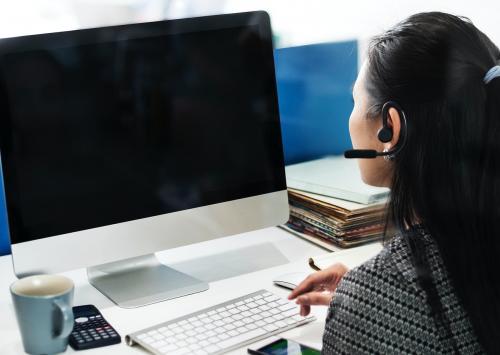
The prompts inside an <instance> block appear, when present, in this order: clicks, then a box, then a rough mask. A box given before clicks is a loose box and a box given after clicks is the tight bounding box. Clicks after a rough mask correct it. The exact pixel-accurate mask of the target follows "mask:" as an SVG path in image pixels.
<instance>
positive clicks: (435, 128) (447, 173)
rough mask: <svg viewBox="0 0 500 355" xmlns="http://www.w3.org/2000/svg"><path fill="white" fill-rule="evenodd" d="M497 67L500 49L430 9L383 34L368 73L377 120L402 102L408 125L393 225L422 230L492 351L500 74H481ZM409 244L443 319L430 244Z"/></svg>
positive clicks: (463, 22) (497, 307) (498, 315)
mask: <svg viewBox="0 0 500 355" xmlns="http://www.w3.org/2000/svg"><path fill="white" fill-rule="evenodd" d="M498 64H500V51H499V50H498V48H497V47H496V46H495V45H494V44H493V43H492V42H491V41H490V40H489V39H488V37H487V36H486V35H485V34H483V33H482V32H481V31H479V30H478V29H477V28H476V27H475V26H474V25H473V24H472V23H471V22H470V21H469V20H468V19H466V18H462V17H457V16H453V15H449V14H445V13H439V12H430V13H420V14H417V15H413V16H411V17H409V18H408V19H406V20H405V21H403V22H401V23H399V24H398V25H397V26H395V27H394V28H392V29H391V30H389V31H387V32H385V33H384V34H382V35H380V36H378V37H375V38H374V39H373V40H372V42H371V44H370V47H369V50H368V72H367V90H368V94H369V96H370V97H371V100H372V104H373V106H372V108H371V110H370V111H371V114H376V113H378V115H379V116H380V110H381V107H382V105H383V104H384V103H385V102H386V101H389V100H394V101H396V102H398V103H399V104H400V105H401V106H402V108H403V110H404V111H405V113H406V116H407V122H408V126H407V131H406V133H407V141H406V145H405V147H404V149H403V150H402V151H401V152H400V153H399V154H398V155H396V156H395V159H394V160H393V164H394V176H393V181H392V186H391V199H390V202H389V213H388V216H389V221H390V222H391V223H392V224H393V226H395V227H396V228H398V229H400V230H402V229H405V228H406V227H407V226H412V225H414V224H415V223H416V222H417V221H419V223H421V224H423V226H424V227H425V229H426V230H427V231H428V232H429V234H430V235H431V236H432V238H433V239H434V240H435V242H436V244H437V246H438V248H439V251H440V254H441V255H442V257H443V261H444V264H445V266H446V269H447V272H448V274H449V275H450V278H451V281H452V284H453V286H454V288H455V290H456V293H457V295H458V297H459V300H460V301H461V303H462V304H463V306H464V308H465V310H466V312H467V314H468V316H469V317H470V320H471V323H472V325H473V328H474V331H475V333H476V335H477V337H478V339H479V342H480V343H481V345H482V346H483V348H484V350H485V351H487V352H491V353H493V352H498V350H499V348H500V345H499V341H500V284H499V281H498V280H499V276H498V275H497V274H498V273H500V78H497V79H493V80H492V81H491V82H490V83H489V84H485V83H484V81H483V78H484V76H485V74H486V72H487V71H488V70H489V69H490V68H492V67H493V66H495V65H498ZM407 242H408V243H409V245H410V247H411V248H410V250H411V256H412V259H413V262H414V264H415V265H416V266H417V268H420V269H421V270H417V271H418V273H417V274H418V275H419V278H420V279H421V280H420V281H421V284H422V285H423V286H424V289H425V291H426V293H427V295H428V299H429V302H430V303H431V309H432V311H433V313H435V314H442V313H443V307H444V306H445V305H443V304H442V302H441V301H440V300H439V299H436V287H435V286H436V285H434V284H433V283H432V281H431V282H429V277H428V274H429V270H428V265H427V264H426V261H425V257H422V250H423V246H422V243H423V242H421V241H419V239H418V238H410V239H409V240H408V239H407ZM422 270H423V271H422ZM437 321H441V322H442V319H439V317H438V319H437ZM448 332H449V328H448ZM455 351H457V348H456V344H455Z"/></svg>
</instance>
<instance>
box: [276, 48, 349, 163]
mask: <svg viewBox="0 0 500 355" xmlns="http://www.w3.org/2000/svg"><path fill="white" fill-rule="evenodd" d="M275 63H276V80H277V85H278V101H279V106H280V116H281V126H282V133H283V145H284V150H285V162H286V164H292V163H296V162H300V161H304V160H310V159H314V158H318V157H322V156H325V155H331V154H342V153H343V152H344V150H346V149H350V147H351V140H350V138H349V124H348V122H349V115H350V114H351V111H352V107H353V103H352V85H353V84H354V81H355V80H356V77H357V73H358V43H357V41H346V42H332V43H321V44H313V45H307V46H300V47H289V48H280V49H277V50H276V51H275Z"/></svg>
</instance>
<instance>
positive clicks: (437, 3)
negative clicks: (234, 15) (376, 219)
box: [0, 0, 500, 255]
mask: <svg viewBox="0 0 500 355" xmlns="http://www.w3.org/2000/svg"><path fill="white" fill-rule="evenodd" d="M250 10H266V11H267V12H268V13H269V14H270V16H271V21H272V27H273V33H274V45H275V47H276V52H275V63H276V77H277V84H278V99H279V105H280V115H281V122H282V133H283V141H284V151H285V159H286V163H287V164H293V163H297V162H301V161H305V160H310V159H315V158H319V157H322V156H325V155H335V154H341V153H342V152H343V151H344V150H345V149H349V148H350V139H349V132H348V118H349V114H350V111H351V109H352V98H351V90H352V85H353V82H354V81H355V79H356V76H357V71H358V68H359V66H360V64H361V63H362V61H363V58H364V54H365V50H366V47H367V44H368V41H369V39H370V37H372V36H373V35H376V34H378V33H381V32H383V31H384V30H386V29H388V28H390V27H391V26H393V25H394V24H396V23H397V22H399V21H400V20H402V19H404V18H406V17H407V16H409V15H411V14H414V13H417V12H422V11H444V12H449V13H453V14H456V15H463V16H466V17H468V18H470V19H471V20H472V21H473V22H474V23H475V25H476V26H477V27H479V29H481V30H482V31H483V32H485V33H486V34H487V35H488V36H489V37H490V38H491V39H492V40H493V41H494V42H495V43H497V44H500V25H499V18H498V14H500V1H498V0H483V1H481V2H472V1H462V0H458V1H457V0H454V1H453V0H420V1H418V2H417V1H402V0H398V1H396V0H378V1H360V0H350V1H335V0H308V1H304V0H301V1H298V0H251V1H250V0H0V38H4V37H14V36H21V35H29V34H37V33H46V32H57V31H66V30H75V29H81V28H89V27H99V26H109V25H116V24H126V23H135V22H145V21H157V20H163V19H174V18H182V17H192V16H202V15H211V14H222V13H231V12H242V11H250ZM0 183H2V181H1V179H0ZM1 191H2V193H0V255H2V254H5V253H8V252H9V251H10V246H9V243H8V237H7V233H8V232H7V223H6V216H5V212H4V210H3V205H4V201H3V188H2V190H1Z"/></svg>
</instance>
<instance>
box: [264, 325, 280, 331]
mask: <svg viewBox="0 0 500 355" xmlns="http://www.w3.org/2000/svg"><path fill="white" fill-rule="evenodd" d="M264 329H265V330H266V331H268V332H272V331H274V330H276V329H278V327H277V326H275V325H274V324H268V325H265V326H264Z"/></svg>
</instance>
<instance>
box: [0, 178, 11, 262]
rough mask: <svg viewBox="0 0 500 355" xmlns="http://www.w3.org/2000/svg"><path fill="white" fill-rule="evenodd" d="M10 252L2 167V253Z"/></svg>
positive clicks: (0, 191) (0, 230) (0, 221)
mask: <svg viewBox="0 0 500 355" xmlns="http://www.w3.org/2000/svg"><path fill="white" fill-rule="evenodd" d="M9 253H10V242H9V232H8V229H7V214H6V212H5V196H4V193H3V177H2V174H1V169H0V255H5V254H9Z"/></svg>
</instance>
